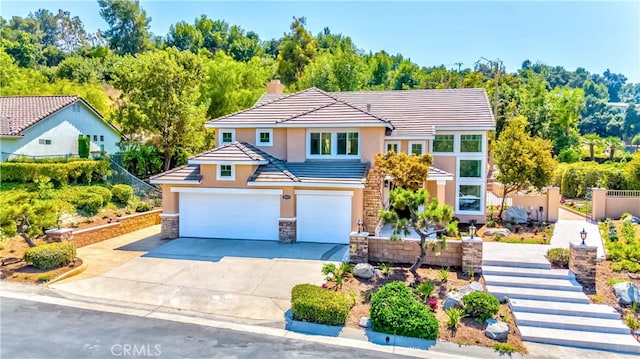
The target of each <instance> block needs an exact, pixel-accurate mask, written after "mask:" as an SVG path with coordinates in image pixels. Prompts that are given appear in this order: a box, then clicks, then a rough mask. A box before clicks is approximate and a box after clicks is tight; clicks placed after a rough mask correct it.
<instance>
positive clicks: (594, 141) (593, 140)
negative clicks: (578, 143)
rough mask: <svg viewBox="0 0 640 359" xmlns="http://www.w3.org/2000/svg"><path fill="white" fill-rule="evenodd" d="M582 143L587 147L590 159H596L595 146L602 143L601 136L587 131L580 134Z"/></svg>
mask: <svg viewBox="0 0 640 359" xmlns="http://www.w3.org/2000/svg"><path fill="white" fill-rule="evenodd" d="M582 143H583V144H584V145H586V146H588V147H589V156H590V157H591V161H595V160H596V155H595V148H596V147H599V146H600V145H601V144H602V138H601V137H600V135H598V134H596V133H589V134H586V135H584V136H582Z"/></svg>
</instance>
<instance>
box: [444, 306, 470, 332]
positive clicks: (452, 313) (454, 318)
mask: <svg viewBox="0 0 640 359" xmlns="http://www.w3.org/2000/svg"><path fill="white" fill-rule="evenodd" d="M444 312H445V314H446V315H447V326H448V327H449V328H450V329H452V330H455V329H456V328H458V324H459V323H460V319H462V318H464V317H465V316H466V314H465V313H464V309H462V308H456V307H451V308H449V309H447V310H445V311H444Z"/></svg>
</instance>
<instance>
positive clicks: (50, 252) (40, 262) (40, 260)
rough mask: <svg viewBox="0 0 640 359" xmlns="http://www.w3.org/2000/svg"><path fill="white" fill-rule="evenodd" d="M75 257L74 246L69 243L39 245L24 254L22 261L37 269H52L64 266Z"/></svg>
mask: <svg viewBox="0 0 640 359" xmlns="http://www.w3.org/2000/svg"><path fill="white" fill-rule="evenodd" d="M75 257H76V246H75V245H74V244H73V243H71V242H59V243H49V244H43V245H39V246H37V247H33V248H29V249H27V250H26V251H25V252H24V256H23V259H24V260H25V261H26V262H29V263H31V265H33V266H34V267H36V268H38V269H44V270H47V269H53V268H58V267H62V266H65V265H67V264H69V263H71V261H72V260H73V258H75Z"/></svg>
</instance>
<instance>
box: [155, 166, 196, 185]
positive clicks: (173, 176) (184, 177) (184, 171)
mask: <svg viewBox="0 0 640 359" xmlns="http://www.w3.org/2000/svg"><path fill="white" fill-rule="evenodd" d="M149 180H150V182H151V183H156V182H164V181H170V182H180V181H200V180H202V175H201V174H200V166H198V165H186V166H181V167H177V168H174V169H172V170H169V171H167V172H163V173H160V174H158V175H155V176H152V177H151V178H150V179H149Z"/></svg>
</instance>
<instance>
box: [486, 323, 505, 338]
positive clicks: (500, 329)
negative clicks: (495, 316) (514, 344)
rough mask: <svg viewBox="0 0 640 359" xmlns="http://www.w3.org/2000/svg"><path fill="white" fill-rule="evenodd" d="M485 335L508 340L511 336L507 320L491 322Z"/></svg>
mask: <svg viewBox="0 0 640 359" xmlns="http://www.w3.org/2000/svg"><path fill="white" fill-rule="evenodd" d="M484 335H486V336H487V338H491V339H493V340H506V339H507V337H508V336H509V324H507V323H505V322H495V323H489V325H487V329H485V331H484Z"/></svg>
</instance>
